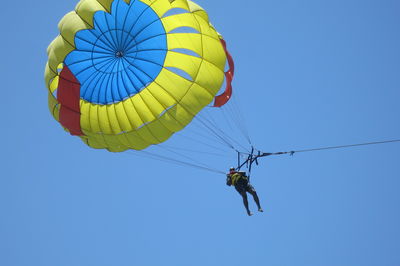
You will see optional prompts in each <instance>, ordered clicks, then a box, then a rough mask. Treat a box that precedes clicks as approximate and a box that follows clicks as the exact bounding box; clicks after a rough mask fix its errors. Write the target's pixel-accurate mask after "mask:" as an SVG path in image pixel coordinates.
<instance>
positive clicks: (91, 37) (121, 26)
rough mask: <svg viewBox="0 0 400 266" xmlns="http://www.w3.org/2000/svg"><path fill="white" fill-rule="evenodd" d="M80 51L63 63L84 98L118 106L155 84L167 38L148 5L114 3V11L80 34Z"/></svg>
mask: <svg viewBox="0 0 400 266" xmlns="http://www.w3.org/2000/svg"><path fill="white" fill-rule="evenodd" d="M75 47H76V49H75V50H74V51H72V52H71V53H69V54H68V56H67V57H66V58H65V60H64V63H65V65H67V66H68V67H69V69H70V70H71V72H72V73H73V74H74V75H75V77H76V79H77V80H78V81H79V83H80V84H81V89H80V97H81V98H82V99H84V100H86V101H88V102H91V103H94V104H113V103H116V102H120V101H123V100H124V99H127V98H129V97H132V96H133V95H135V94H137V93H139V92H140V91H142V90H143V89H144V88H145V87H146V86H147V85H148V84H150V83H151V82H153V81H154V79H155V78H156V77H157V76H158V74H159V73H160V71H161V70H162V67H163V65H164V61H165V57H166V54H167V37H166V32H165V29H164V27H163V24H162V22H161V20H160V18H159V17H158V15H157V14H156V13H155V12H154V11H153V10H152V9H151V8H150V7H149V6H148V5H146V4H145V3H143V2H141V1H131V3H130V4H129V5H128V4H126V3H125V2H124V1H122V0H115V1H114V2H113V3H112V6H111V13H107V12H104V11H98V12H96V13H95V15H94V28H93V29H90V30H89V29H88V30H82V31H79V32H78V33H77V34H76V35H75Z"/></svg>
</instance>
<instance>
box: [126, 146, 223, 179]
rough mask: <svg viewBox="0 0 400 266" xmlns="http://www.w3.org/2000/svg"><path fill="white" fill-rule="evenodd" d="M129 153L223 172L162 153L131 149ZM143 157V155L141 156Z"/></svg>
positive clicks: (213, 171)
mask: <svg viewBox="0 0 400 266" xmlns="http://www.w3.org/2000/svg"><path fill="white" fill-rule="evenodd" d="M130 153H131V154H134V155H136V156H139V154H138V153H141V154H144V155H145V157H146V156H147V157H148V158H151V159H153V160H158V161H162V162H167V163H173V164H177V165H183V166H188V167H191V168H196V169H200V170H204V171H208V172H212V173H217V174H225V173H224V172H223V171H220V170H217V169H213V168H209V167H204V166H201V165H196V164H193V163H189V162H185V161H181V160H177V159H173V158H170V157H167V156H163V155H159V154H154V153H151V152H148V151H144V150H141V151H133V150H130ZM141 157H143V156H141Z"/></svg>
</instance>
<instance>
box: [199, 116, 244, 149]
mask: <svg viewBox="0 0 400 266" xmlns="http://www.w3.org/2000/svg"><path fill="white" fill-rule="evenodd" d="M210 117H212V116H210ZM196 118H197V120H198V121H199V122H200V123H201V124H202V125H203V126H205V127H206V128H207V129H208V130H209V131H210V132H211V133H212V134H213V135H214V136H216V137H217V138H219V139H221V140H222V141H223V142H224V143H226V144H227V145H228V146H229V147H230V148H231V149H233V150H235V151H237V150H238V149H237V148H235V147H234V145H233V143H235V144H236V145H238V146H240V147H241V148H242V149H244V150H247V149H246V147H244V146H243V145H242V144H240V143H239V142H238V141H236V140H235V139H233V138H232V137H230V136H228V135H227V134H226V133H225V132H224V131H223V130H221V129H220V127H219V126H218V125H217V124H216V123H213V122H212V121H211V120H210V119H208V118H206V117H203V116H201V115H197V116H196V117H195V119H196Z"/></svg>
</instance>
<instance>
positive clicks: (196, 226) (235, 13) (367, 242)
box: [0, 0, 400, 266]
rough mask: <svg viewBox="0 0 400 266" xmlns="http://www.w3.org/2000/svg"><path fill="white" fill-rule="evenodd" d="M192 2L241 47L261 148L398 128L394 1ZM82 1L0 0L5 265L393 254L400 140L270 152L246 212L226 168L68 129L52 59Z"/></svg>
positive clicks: (369, 259)
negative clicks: (96, 142) (169, 158)
mask: <svg viewBox="0 0 400 266" xmlns="http://www.w3.org/2000/svg"><path fill="white" fill-rule="evenodd" d="M198 3H199V4H200V5H202V6H203V7H204V8H205V9H206V10H207V11H208V12H209V15H210V17H211V20H212V22H213V24H214V25H215V26H216V27H217V29H218V31H219V32H220V33H221V34H223V35H224V38H225V39H226V40H227V42H228V45H229V47H230V50H231V53H232V55H233V56H234V59H235V62H236V77H235V80H234V87H235V95H236V98H237V100H238V102H239V103H240V104H241V106H242V112H243V115H244V116H245V117H246V124H247V127H248V130H249V132H250V134H251V136H252V139H253V142H254V144H255V145H256V146H257V147H258V148H259V149H261V150H263V151H281V150H291V149H303V148H313V147H320V146H330V145H340V144H350V143H360V142H366V141H378V140H385V139H395V138H399V137H400V126H399V123H398V121H399V114H400V105H399V99H400V49H399V47H400V33H399V25H400V16H399V10H400V2H399V1H397V0H337V1H322V0H307V1H296V0H279V1H277V0H274V1H238V0H218V1H210V0H199V1H198ZM75 4H76V3H75V1H50V0H41V1H26V0H25V1H5V2H4V3H3V4H2V16H0V22H1V25H3V27H2V29H3V32H2V41H1V42H0V46H1V49H0V51H1V58H2V60H1V64H0V70H1V71H0V73H1V80H2V86H1V87H2V104H1V105H0V109H1V113H2V126H1V128H2V130H1V132H0V136H1V139H2V140H3V144H2V152H1V161H0V162H1V163H0V165H1V174H0V265H4V266H115V265H118V266H128V265H140V266H159V265H162V266H166V265H171V266H205V265H207V266H221V265H229V266H239V265H253V266H265V265H272V266H321V265H324V266H358V265H360V266H396V265H400V252H399V247H400V227H399V224H400V193H399V187H400V159H399V148H400V144H396V143H394V144H386V145H377V146H367V147H360V148H354V149H348V150H335V151H321V152H314V153H302V154H297V155H295V156H294V157H290V156H281V157H274V158H272V157H271V158H267V159H263V160H262V163H261V164H260V166H258V167H257V168H256V169H255V170H254V173H253V177H252V183H253V185H254V186H255V187H256V189H257V191H258V193H259V196H260V198H261V201H262V204H263V206H264V209H265V212H264V213H262V214H260V213H256V214H255V215H254V216H253V217H247V216H246V214H245V211H244V209H243V206H242V202H241V199H240V197H239V195H238V194H237V193H236V191H234V189H232V188H229V187H227V186H225V178H224V176H223V175H218V174H214V173H208V172H204V171H200V170H197V169H192V168H189V167H180V166H176V165H171V164H165V163H163V162H159V161H154V160H150V159H148V158H142V157H140V155H139V156H134V155H133V154H132V153H129V152H128V153H124V154H113V153H108V152H105V151H99V150H93V149H89V148H88V147H86V146H85V145H84V144H83V143H82V142H81V141H80V140H79V139H78V138H75V137H71V136H69V135H68V134H67V133H65V132H64V131H63V130H62V128H61V127H60V126H59V125H58V124H57V123H56V122H55V121H54V120H53V119H52V117H51V115H50V113H49V112H48V109H47V91H46V88H45V85H44V81H43V70H44V65H45V62H46V60H47V56H46V47H47V45H48V44H49V43H50V41H51V40H52V39H53V38H54V37H55V36H56V35H57V27H56V26H57V23H58V21H59V20H60V19H61V17H62V16H63V15H64V14H65V13H67V12H69V11H70V10H72V9H73V7H74V6H75ZM193 148H196V147H193ZM231 155H232V154H230V155H228V154H227V156H231ZM202 160H203V159H202ZM204 160H205V161H204V162H205V163H206V164H207V163H212V162H214V161H212V159H211V158H205V159H204ZM231 164H234V162H232V163H230V162H229V163H227V164H226V165H220V169H225V168H227V167H229V166H230V165H231ZM251 207H252V208H253V209H255V206H254V204H253V202H251Z"/></svg>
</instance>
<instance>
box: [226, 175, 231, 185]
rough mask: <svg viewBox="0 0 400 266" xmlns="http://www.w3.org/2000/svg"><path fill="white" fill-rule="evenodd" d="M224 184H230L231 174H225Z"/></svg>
mask: <svg viewBox="0 0 400 266" xmlns="http://www.w3.org/2000/svg"><path fill="white" fill-rule="evenodd" d="M226 185H227V186H232V178H231V175H229V174H228V175H226Z"/></svg>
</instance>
